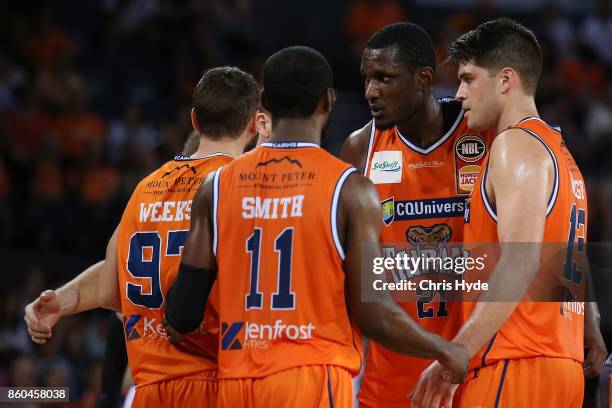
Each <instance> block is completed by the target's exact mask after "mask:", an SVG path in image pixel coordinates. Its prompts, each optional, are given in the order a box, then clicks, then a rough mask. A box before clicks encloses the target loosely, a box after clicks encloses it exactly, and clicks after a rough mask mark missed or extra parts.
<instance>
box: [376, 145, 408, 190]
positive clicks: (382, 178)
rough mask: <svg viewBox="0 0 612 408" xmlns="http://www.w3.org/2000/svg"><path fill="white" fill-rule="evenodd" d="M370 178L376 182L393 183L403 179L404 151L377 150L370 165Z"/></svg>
mask: <svg viewBox="0 0 612 408" xmlns="http://www.w3.org/2000/svg"><path fill="white" fill-rule="evenodd" d="M370 180H372V182H373V183H374V184H391V183H400V182H401V181H402V152H401V151H399V150H385V151H381V152H375V153H374V155H373V156H372V164H371V166H370Z"/></svg>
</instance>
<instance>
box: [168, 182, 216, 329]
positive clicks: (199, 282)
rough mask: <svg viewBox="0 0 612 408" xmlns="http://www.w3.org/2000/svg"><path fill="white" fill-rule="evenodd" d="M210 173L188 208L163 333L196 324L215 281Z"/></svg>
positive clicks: (192, 327) (193, 327) (199, 319)
mask: <svg viewBox="0 0 612 408" xmlns="http://www.w3.org/2000/svg"><path fill="white" fill-rule="evenodd" d="M212 176H213V174H212V173H211V174H209V175H208V177H207V178H206V180H205V181H204V182H203V183H202V185H201V186H200V188H199V189H198V192H197V193H196V195H195V198H194V200H193V204H192V205H191V228H190V230H189V234H187V238H186V240H185V246H184V247H183V256H182V258H181V264H180V266H179V271H178V275H177V277H176V281H175V282H174V284H173V285H172V287H171V288H170V290H168V294H167V295H166V319H165V320H166V330H167V331H168V332H169V334H170V335H171V337H172V338H173V339H174V340H177V338H176V336H174V333H173V332H178V334H186V333H189V332H191V331H193V330H195V329H196V328H198V326H199V325H200V323H201V322H202V318H203V316H204V308H205V306H206V302H207V301H208V295H209V294H210V291H211V289H212V286H213V284H214V282H215V280H216V279H217V263H216V260H215V256H214V253H213V231H212V214H211V208H212V205H211V204H212V195H213V177H212Z"/></svg>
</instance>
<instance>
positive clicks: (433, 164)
mask: <svg viewBox="0 0 612 408" xmlns="http://www.w3.org/2000/svg"><path fill="white" fill-rule="evenodd" d="M442 166H444V162H443V161H437V160H431V161H422V162H416V163H406V168H409V169H411V170H418V169H432V168H437V167H442Z"/></svg>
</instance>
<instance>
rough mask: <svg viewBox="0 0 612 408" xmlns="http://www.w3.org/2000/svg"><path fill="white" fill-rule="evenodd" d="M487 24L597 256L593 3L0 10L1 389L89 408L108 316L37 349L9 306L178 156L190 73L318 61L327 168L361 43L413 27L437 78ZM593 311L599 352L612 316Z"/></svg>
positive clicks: (601, 6)
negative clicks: (60, 393) (528, 87)
mask: <svg viewBox="0 0 612 408" xmlns="http://www.w3.org/2000/svg"><path fill="white" fill-rule="evenodd" d="M498 16H509V17H513V18H515V19H518V20H519V21H521V22H523V23H524V24H526V25H527V26H528V27H530V28H532V29H533V30H534V31H535V32H536V34H537V36H538V38H539V40H540V42H541V45H542V48H543V50H544V53H545V64H544V72H543V75H542V78H541V80H540V88H539V90H538V98H537V102H538V108H539V111H540V114H541V115H542V116H543V118H544V119H545V120H547V121H549V122H551V123H554V124H556V125H559V126H561V128H562V129H563V134H564V138H565V140H566V142H567V144H568V145H569V147H570V149H571V151H572V153H573V154H574V156H575V158H576V160H577V162H578V164H579V165H580V167H581V169H582V171H583V173H584V176H585V179H586V181H587V191H588V198H589V213H590V214H589V215H590V216H589V240H590V241H602V242H609V241H611V238H612V216H611V215H610V202H611V201H610V196H611V194H612V160H611V159H610V158H611V157H612V81H611V80H610V78H611V77H612V65H611V64H612V17H611V16H610V13H609V6H608V4H607V2H600V1H594V0H588V1H580V2H577V1H570V0H559V1H535V0H520V1H519V0H516V1H511V0H505V1H502V0H499V1H470V0H462V1H461V0H457V1H452V0H436V1H433V0H431V1H425V0H421V1H408V0H406V1H400V0H355V1H347V0H337V1H335V0H310V1H286V0H257V1H255V0H227V1H222V0H191V1H169V0H98V1H94V0H87V1H77V0H73V1H68V0H56V1H34V0H18V1H6V0H4V1H3V0H0V257H1V263H0V265H2V266H1V273H2V285H1V286H0V386H9V385H11V386H18V385H19V386H26V385H35V384H37V385H46V386H52V385H64V384H67V385H69V386H70V387H71V397H72V399H73V401H74V402H75V403H77V402H78V403H79V404H80V405H82V406H91V405H92V404H93V403H94V401H95V398H96V395H97V393H98V390H99V383H100V380H99V376H100V360H101V357H102V355H103V352H104V336H105V333H106V330H107V323H108V313H109V312H104V311H94V312H89V313H86V314H84V315H81V316H77V317H73V318H70V319H66V320H65V321H64V322H62V323H61V324H59V325H58V327H57V329H56V331H55V335H54V337H53V340H52V341H51V342H50V343H49V344H48V345H45V346H43V347H34V345H33V344H32V343H31V342H30V341H29V339H28V336H27V334H26V332H25V328H24V326H25V325H24V323H23V320H22V317H23V307H24V305H25V304H27V303H28V302H30V301H31V300H32V299H33V298H35V297H36V296H37V295H38V294H39V293H40V291H41V290H42V289H44V288H50V287H51V288H53V287H56V286H58V285H59V284H60V283H62V282H65V281H66V280H68V279H69V278H71V277H73V276H74V275H76V274H77V273H79V272H80V271H81V270H82V269H83V268H84V267H86V266H88V265H89V264H91V263H92V262H95V261H97V260H99V259H102V258H103V256H104V250H105V247H106V242H107V240H108V238H109V237H110V235H111V234H112V231H113V230H114V228H115V226H116V225H117V223H118V221H119V218H120V216H121V212H122V209H123V207H124V205H125V204H126V202H127V200H128V198H129V195H130V193H131V192H132V190H133V188H134V187H135V185H136V183H137V182H138V181H139V180H140V179H141V178H142V177H144V176H145V175H147V174H148V173H149V172H151V171H152V170H154V169H156V168H157V167H158V166H159V165H160V164H161V163H163V162H164V161H166V160H169V159H171V158H172V157H173V156H174V154H176V153H178V152H180V151H181V149H182V145H183V143H184V141H185V139H186V137H187V136H188V134H189V133H190V131H191V123H190V117H189V110H190V108H191V92H192V89H193V86H194V84H195V82H196V81H197V80H198V79H199V77H200V76H201V75H202V73H203V71H204V70H206V69H207V68H210V67H213V66H217V65H225V64H230V65H236V66H239V67H240V68H242V69H244V70H247V71H249V72H251V73H252V74H253V75H254V76H255V77H256V78H258V79H259V75H260V70H261V66H262V64H263V61H264V60H265V58H266V57H267V56H268V55H270V54H271V53H272V52H274V51H276V50H278V49H280V48H282V47H284V46H288V45H295V44H303V45H309V46H312V47H315V48H317V49H319V50H320V51H321V52H322V53H323V54H325V56H326V57H327V58H328V59H329V61H330V63H331V64H332V66H333V68H334V71H335V83H336V88H337V89H338V96H339V97H338V103H337V105H336V109H335V112H334V113H333V116H332V121H331V124H330V128H329V132H328V135H329V136H328V139H327V140H326V141H325V146H324V147H326V148H327V149H329V150H330V151H332V152H333V153H338V151H339V149H340V146H341V144H342V142H343V140H344V138H346V136H347V135H348V134H349V133H350V132H351V131H353V130H355V129H357V128H359V127H361V126H362V125H363V124H365V123H366V122H367V121H368V120H369V115H368V111H367V107H366V106H365V103H364V100H363V96H362V95H363V83H362V79H361V77H360V75H359V58H360V54H361V51H362V48H363V44H364V43H365V41H366V40H367V38H368V37H369V36H370V35H371V34H372V33H373V32H375V31H376V30H377V29H379V28H381V27H382V26H384V25H386V24H389V23H393V22H396V21H405V20H407V21H412V22H415V23H417V24H419V25H421V26H423V27H424V28H425V29H426V30H427V31H428V32H429V33H430V35H431V37H432V39H433V40H434V43H435V45H436V48H437V50H438V57H439V58H438V60H439V62H441V61H443V60H444V58H445V49H446V47H447V46H448V44H449V42H450V41H452V40H453V39H455V38H456V37H457V36H458V35H459V34H461V33H463V32H465V31H467V30H469V29H471V28H474V27H475V26H476V25H478V24H479V23H481V22H483V21H485V20H487V19H490V18H492V17H498ZM456 87H457V81H456V79H455V72H453V70H451V69H449V68H440V69H439V70H438V74H437V83H436V87H435V92H436V95H437V96H447V95H454V93H455V90H456ZM600 295H602V296H604V297H605V296H606V295H607V296H608V297H610V295H609V294H607V293H603V294H601V293H600ZM610 298H611V300H610V303H612V297H610ZM600 307H601V308H602V315H603V330H604V334H605V335H606V340H612V337H611V336H610V333H612V310H610V309H612V307H611V306H610V305H608V304H605V303H602V304H601V305H600ZM610 345H612V344H610V343H609V348H610ZM593 395H594V393H593V391H592V390H589V391H588V392H587V400H588V399H589V398H592V396H593ZM590 404H592V402H590V401H587V402H586V405H587V406H591V405H590Z"/></svg>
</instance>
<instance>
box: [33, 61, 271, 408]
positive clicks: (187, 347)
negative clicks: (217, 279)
mask: <svg viewBox="0 0 612 408" xmlns="http://www.w3.org/2000/svg"><path fill="white" fill-rule="evenodd" d="M259 100H260V96H259V89H258V86H257V84H256V82H255V80H254V79H253V77H252V76H250V75H249V74H246V73H244V72H242V71H240V70H238V69H237V68H229V67H224V68H215V69H212V70H210V71H207V72H206V73H205V74H204V76H203V77H202V79H200V81H199V82H198V84H197V86H196V89H195V91H194V96H193V105H194V108H193V110H192V122H193V126H194V129H195V130H196V131H197V132H198V133H199V134H200V144H199V148H198V150H197V151H196V152H195V153H194V154H192V155H191V156H190V157H185V156H177V157H176V158H175V159H174V160H172V161H169V162H167V163H166V164H164V165H163V166H161V167H160V168H159V169H158V170H156V171H155V172H153V173H152V174H151V175H149V176H148V177H146V178H145V179H144V180H143V181H141V182H140V184H139V185H138V187H137V188H136V190H135V191H134V194H133V195H132V197H131V199H130V201H129V202H128V205H127V207H126V209H125V211H124V214H123V217H122V219H121V222H120V224H119V226H118V228H117V229H116V231H115V233H114V234H113V236H112V238H111V239H110V242H109V244H108V248H107V255H106V259H105V260H104V261H102V262H100V263H98V264H96V265H94V266H92V267H91V268H89V269H88V270H87V271H86V272H84V273H83V274H81V275H79V276H78V277H77V278H75V279H74V280H73V281H71V282H70V283H68V284H67V285H65V286H63V287H62V288H60V289H58V290H56V291H46V292H43V293H42V294H41V296H40V297H39V298H38V299H37V300H36V301H34V302H33V303H31V304H30V305H28V306H27V307H26V317H25V318H26V321H27V323H28V327H29V332H30V335H31V336H32V340H33V341H35V342H37V343H45V342H46V341H47V339H48V338H49V337H51V331H52V328H53V326H54V324H55V323H56V322H57V320H58V319H59V318H61V317H62V316H65V315H69V314H74V313H78V312H80V311H83V310H88V309H92V308H95V307H107V308H112V309H115V310H120V311H121V313H122V314H123V320H124V327H125V335H126V342H127V351H128V359H129V365H130V368H131V371H132V376H133V378H134V381H135V383H136V385H137V390H136V395H135V397H134V402H133V405H132V406H135V407H145V406H146V407H149V406H162V407H170V406H203V407H214V406H216V398H217V362H216V355H217V344H218V334H217V333H216V332H215V330H216V327H217V326H218V324H216V323H215V319H216V311H215V307H214V305H212V304H209V307H208V308H207V310H206V314H205V315H204V310H202V313H201V314H200V316H201V317H202V316H205V320H206V321H205V325H203V326H202V327H201V328H199V330H198V331H196V332H195V333H192V334H190V335H189V336H188V337H187V338H186V339H185V341H184V342H183V344H182V346H181V348H179V349H177V348H175V347H173V346H171V345H170V344H169V343H168V342H167V341H166V337H167V336H166V333H165V332H164V331H163V328H162V308H163V305H164V295H163V294H164V293H165V292H166V291H167V289H168V287H169V286H170V284H171V282H172V281H173V280H174V278H175V276H176V273H177V270H178V264H179V260H180V255H181V250H182V247H183V244H184V241H185V237H186V235H187V231H188V229H189V224H190V212H191V211H190V210H191V203H192V199H193V196H194V195H195V192H196V190H197V189H198V187H199V185H200V184H201V182H202V181H203V180H204V178H205V177H206V175H207V174H208V173H210V172H212V171H214V170H216V169H218V168H219V167H221V166H223V165H226V164H227V163H229V162H230V161H231V160H232V157H235V156H238V155H240V154H242V152H243V150H244V147H245V146H246V145H247V144H248V143H249V142H250V141H251V140H252V139H253V137H254V136H255V135H256V124H255V122H256V115H257V110H258V108H259ZM213 301H214V298H213V297H211V303H212V302H213ZM207 326H208V327H211V332H209V331H208V328H207Z"/></svg>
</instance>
